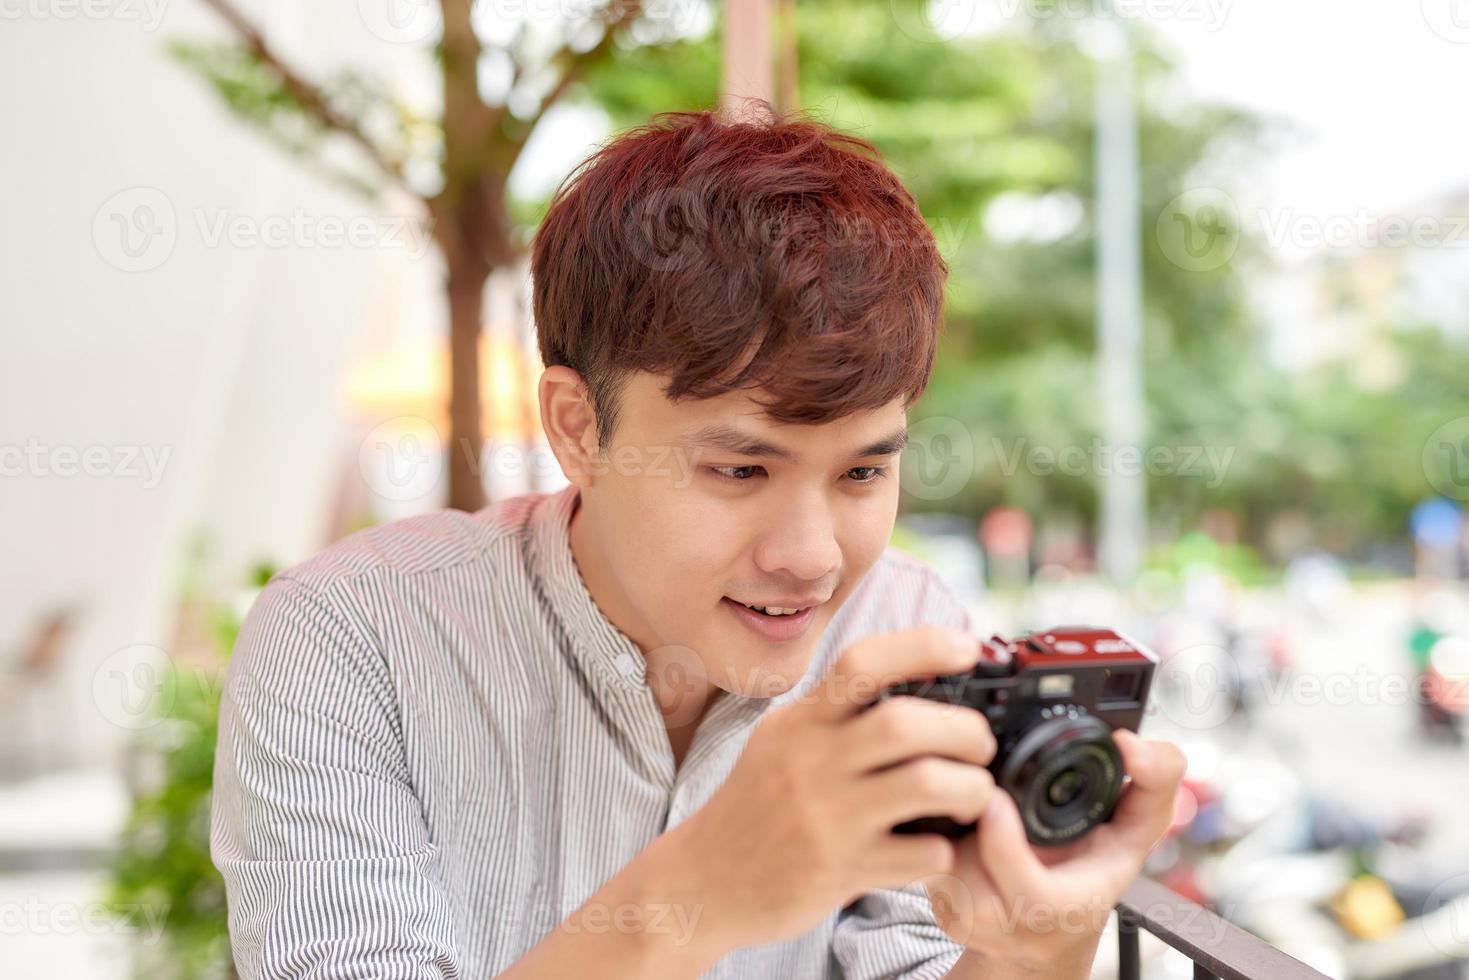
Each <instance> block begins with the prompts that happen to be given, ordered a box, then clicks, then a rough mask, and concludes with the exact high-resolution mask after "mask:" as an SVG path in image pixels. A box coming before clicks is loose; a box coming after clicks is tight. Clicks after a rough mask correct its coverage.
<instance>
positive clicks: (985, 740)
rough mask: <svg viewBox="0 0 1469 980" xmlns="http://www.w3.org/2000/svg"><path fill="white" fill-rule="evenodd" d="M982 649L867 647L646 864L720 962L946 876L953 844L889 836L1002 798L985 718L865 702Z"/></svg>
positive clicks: (926, 633) (949, 635)
mask: <svg viewBox="0 0 1469 980" xmlns="http://www.w3.org/2000/svg"><path fill="white" fill-rule="evenodd" d="M979 654H980V645H979V642H978V641H977V640H976V639H975V638H973V637H971V636H968V635H966V634H963V633H961V632H959V631H956V630H949V629H944V628H941V627H935V626H921V627H917V628H914V629H908V630H902V631H899V632H894V633H886V634H880V635H875V636H870V637H866V638H864V639H862V640H860V641H858V642H857V643H855V644H853V645H852V646H851V647H849V648H848V649H846V650H845V651H843V652H842V654H841V655H840V657H839V658H838V659H837V661H836V662H835V663H834V664H833V665H832V668H831V670H830V671H828V673H827V674H826V675H825V676H824V677H823V678H822V680H821V682H820V683H819V685H818V686H817V687H816V688H815V689H814V690H812V691H810V692H803V693H802V694H801V695H800V696H799V697H798V698H797V699H795V700H793V701H791V702H789V703H786V704H784V705H781V706H780V707H779V708H775V709H772V710H771V711H770V712H769V713H768V714H767V715H766V716H765V717H764V718H763V719H761V721H760V722H759V723H758V724H757V725H756V727H755V729H754V731H753V732H752V733H751V735H750V739H749V741H748V742H747V743H746V745H745V748H744V750H743V752H742V753H741V755H740V758H739V761H738V762H737V763H736V765H735V767H734V769H733V771H732V772H731V773H730V776H729V778H728V779H727V780H726V781H725V783H724V784H723V785H722V786H721V787H720V788H719V790H718V791H717V792H716V793H715V794H714V796H713V797H712V798H711V799H710V800H709V801H708V802H707V803H706V804H705V805H704V806H703V807H702V808H700V809H699V810H698V811H697V812H695V813H694V814H692V815H690V816H689V817H688V818H687V819H686V820H685V821H684V822H683V823H681V824H679V825H677V826H676V827H674V828H672V829H671V830H669V831H668V832H667V833H666V834H664V835H663V836H662V837H660V838H659V839H658V840H657V841H655V842H654V844H653V845H652V846H650V848H649V849H648V851H647V852H645V854H644V857H646V858H647V859H649V860H651V861H654V862H655V863H656V864H657V865H659V866H660V867H661V870H662V872H663V875H662V876H655V877H661V878H662V880H664V881H673V880H677V882H678V886H677V889H676V890H677V892H678V893H679V894H680V895H682V896H683V897H684V898H685V899H686V900H689V901H693V902H696V903H698V904H700V905H702V909H701V914H700V916H699V919H698V922H699V926H698V936H697V940H696V941H697V943H698V944H699V945H700V946H701V947H703V949H704V950H705V951H706V952H707V953H708V955H709V956H712V957H716V958H717V956H720V955H723V954H724V953H726V952H729V951H732V950H734V949H739V948H741V947H745V946H752V945H759V944H764V943H771V942H779V941H781V940H784V939H788V938H790V937H793V936H797V935H800V934H801V933H804V932H807V931H809V930H810V929H812V928H814V927H815V926H816V925H817V924H818V923H819V922H820V921H821V920H822V919H823V918H825V917H826V916H827V915H828V914H830V913H831V912H832V911H833V910H835V909H838V908H840V907H841V906H843V905H846V904H847V903H848V902H851V901H853V900H854V899H856V898H857V897H859V896H861V895H863V894H866V893H868V892H871V891H874V890H877V889H880V888H894V887H901V886H904V885H907V884H910V883H912V882H913V881H915V880H916V879H919V878H922V877H924V876H926V875H933V874H941V873H947V872H948V871H950V870H951V868H952V867H953V863H954V848H953V843H952V842H951V841H949V840H948V839H947V838H945V837H943V836H940V835H938V834H914V835H906V834H893V833H892V832H891V829H892V827H893V826H894V825H895V824H898V823H901V822H902V821H904V820H908V819H912V818H914V817H922V816H933V815H945V816H949V817H952V818H953V819H955V820H957V821H960V822H965V823H967V822H970V821H973V820H976V819H977V818H978V817H979V816H980V814H982V813H983V812H984V810H985V809H986V808H987V807H988V806H989V802H990V797H991V795H992V794H993V793H994V791H995V787H994V780H993V779H992V777H991V776H990V773H989V771H988V770H987V769H985V768H984V767H985V765H986V764H987V763H989V761H990V760H991V759H992V758H993V757H994V753H995V740H994V736H993V735H992V734H991V732H990V728H989V724H988V722H987V721H986V720H985V718H984V716H983V715H982V714H980V713H979V712H978V711H975V710H973V709H970V708H965V707H956V706H954V705H948V704H941V703H938V702H933V701H927V700H924V699H922V698H916V697H894V698H889V699H886V700H884V701H883V702H882V703H881V704H877V705H874V706H872V707H870V708H869V709H868V710H865V711H864V710H863V707H864V706H865V705H867V704H868V703H870V702H871V701H873V700H874V699H875V697H876V695H877V692H878V690H880V689H881V688H884V687H889V686H891V685H893V684H897V683H900V682H903V681H908V680H915V679H919V678H923V677H934V676H938V675H942V674H951V673H957V672H960V671H964V670H968V669H969V668H970V667H972V666H973V665H974V664H975V663H976V662H977V661H978V659H979Z"/></svg>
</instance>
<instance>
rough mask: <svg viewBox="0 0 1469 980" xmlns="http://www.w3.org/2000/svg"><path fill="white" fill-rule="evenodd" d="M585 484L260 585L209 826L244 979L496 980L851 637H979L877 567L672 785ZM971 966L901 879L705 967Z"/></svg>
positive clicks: (909, 561)
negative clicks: (805, 650) (594, 585)
mask: <svg viewBox="0 0 1469 980" xmlns="http://www.w3.org/2000/svg"><path fill="white" fill-rule="evenodd" d="M577 492H578V491H577V489H576V487H575V486H568V487H566V488H564V489H563V490H561V491H558V492H555V493H548V494H526V495H523V496H519V497H515V498H511V499H508V500H504V501H501V502H498V503H495V504H492V505H491V506H488V507H486V508H484V509H483V510H481V511H479V512H477V513H474V514H467V513H464V512H460V511H452V510H444V511H439V512H436V513H432V514H428V515H426V516H421V517H414V518H408V519H405V520H399V521H395V522H392V523H389V524H385V525H382V526H379V527H375V528H371V529H368V530H365V531H360V532H358V533H356V534H353V535H351V536H350V537H347V538H345V539H343V540H342V541H339V542H337V543H336V544H334V545H332V546H331V547H330V548H328V549H326V550H325V551H323V552H321V553H320V554H318V555H316V556H315V557H313V558H311V559H309V560H307V561H305V562H303V563H301V564H299V565H296V566H295V567H293V568H290V569H288V570H286V571H284V572H282V573H280V574H278V575H276V576H275V577H274V578H273V579H272V580H271V581H270V583H269V584H268V585H267V586H266V587H265V589H264V590H263V591H262V592H261V593H260V595H259V597H258V598H257V599H256V601H255V603H254V605H253V606H252V607H251V609H250V612H249V614H248V615H247V617H246V619H245V622H244V624H243V627H242V629H241V632H240V635H239V639H238V642H237V644H236V646H235V650H234V656H233V658H232V660H231V662H230V665H229V669H228V671H227V673H226V681H225V685H224V689H223V696H222V700H221V705H220V718H219V743H218V748H217V751H216V757H215V770H214V795H213V810H212V814H211V828H210V854H211V857H212V859H213V861H214V864H215V865H216V866H217V867H218V868H219V870H220V872H221V874H222V875H223V876H224V880H225V884H226V889H227V895H228V903H229V931H230V939H231V945H232V948H233V953H234V957H235V962H236V965H237V968H238V970H239V974H240V976H241V977H242V978H245V980H253V978H257V977H269V978H285V977H306V976H310V977H323V978H326V977H330V978H345V977H353V978H359V977H361V978H367V977H373V978H404V980H406V978H427V977H434V978H454V977H465V978H484V977H491V976H494V975H495V974H496V973H498V972H500V971H501V970H504V969H505V968H507V967H508V966H510V965H511V964H512V963H514V962H515V961H516V960H517V959H519V958H520V957H521V956H522V955H524V954H525V953H526V952H527V951H528V950H529V949H530V948H531V947H532V946H534V945H535V944H536V943H537V942H538V941H539V940H540V939H541V938H542V937H544V936H545V935H546V934H548V933H549V932H550V931H551V930H552V929H553V928H554V927H555V926H556V925H557V924H558V923H559V922H561V921H562V920H563V919H565V918H566V917H567V916H568V915H570V914H571V913H572V912H574V911H576V909H577V908H578V907H579V906H580V905H581V904H582V903H583V902H584V901H585V900H586V899H587V898H588V897H590V896H591V895H592V894H593V893H594V892H595V891H597V889H598V888H600V887H601V885H602V884H603V883H604V882H606V881H607V880H608V879H609V878H611V877H612V876H613V875H614V874H615V873H616V872H617V871H618V870H620V869H621V868H622V867H624V866H625V865H626V864H628V863H629V862H630V861H631V860H632V859H633V858H634V857H635V856H636V855H637V854H638V853H639V852H640V851H642V850H643V849H644V848H645V847H646V846H647V845H648V844H649V843H650V842H651V841H652V840H653V839H654V838H655V837H657V836H658V835H659V834H661V833H663V832H664V831H665V830H667V829H669V828H670V827H673V826H674V825H676V824H677V823H679V822H680V821H681V820H683V819H684V818H686V817H687V816H688V815H689V814H691V813H693V812H694V811H695V810H697V809H698V808H699V807H700V806H701V805H703V804H704V802H705V801H706V800H708V798H709V797H710V796H711V795H712V794H713V792H714V791H715V790H716V789H717V788H718V787H719V786H720V784H721V783H722V782H723V781H724V780H725V778H726V777H727V776H728V774H729V772H730V770H731V768H732V767H733V765H734V763H735V760H736V758H737V757H738V756H739V753H740V750H741V748H742V747H743V745H744V743H745V741H746V739H747V738H748V736H749V734H750V731H751V728H752V726H753V725H754V724H755V723H756V722H757V721H758V720H759V719H760V717H761V716H762V714H763V713H764V712H765V711H767V710H768V709H769V708H771V707H772V706H774V705H777V704H780V703H782V702H784V701H786V700H788V699H790V698H795V697H799V696H800V695H801V694H802V693H803V691H805V690H808V689H809V688H808V687H807V685H808V684H814V683H815V682H816V680H818V679H819V677H820V675H821V674H822V673H824V672H825V670H826V668H827V667H828V666H829V665H830V663H831V661H832V659H833V657H834V656H835V655H836V654H837V653H839V652H840V651H841V650H843V649H845V648H846V647H847V646H848V645H850V644H851V643H852V642H853V641H854V640H856V639H858V638H859V637H861V636H864V635H866V634H869V633H876V632H885V631H888V630H893V629H900V628H904V627H908V626H912V625H915V624H918V623H923V622H932V623H940V624H943V625H950V626H960V627H964V626H967V625H968V616H967V615H966V613H965V610H964V609H963V607H962V606H961V605H960V604H959V602H958V601H957V600H956V599H955V598H954V596H953V594H952V593H951V592H950V591H949V590H948V588H947V587H946V586H945V585H944V584H943V583H942V582H941V581H940V580H939V578H938V577H937V575H936V574H935V573H934V572H933V570H932V569H930V568H929V567H928V566H927V565H925V564H923V563H922V562H920V561H918V560H916V559H914V558H910V557H908V556H906V555H904V554H903V553H901V552H898V551H896V550H894V549H892V548H889V549H887V550H886V551H885V552H884V553H883V554H882V556H881V557H880V558H879V559H878V561H876V562H875V563H874V564H873V565H872V567H871V568H870V569H869V570H868V572H867V574H866V576H865V577H864V578H863V579H862V581H861V582H859V583H858V585H857V587H856V588H855V589H854V590H853V592H852V594H851V595H850V596H849V597H848V599H847V601H846V602H845V603H844V604H843V605H842V607H841V608H840V609H839V610H838V611H837V612H836V614H835V615H834V617H833V619H832V621H831V623H830V625H829V626H828V627H827V630H826V632H825V633H824V634H823V636H822V638H821V640H820V642H819V646H818V649H817V653H816V655H815V656H814V657H813V660H812V664H811V667H810V668H809V669H808V671H807V673H806V675H805V677H804V678H803V679H802V681H801V682H799V683H798V684H797V685H796V686H795V687H794V688H792V689H790V690H789V691H787V692H785V693H784V694H782V695H779V696H777V697H774V698H753V697H743V696H738V695H733V694H725V695H723V696H722V697H721V698H719V699H718V700H716V701H715V702H714V704H713V706H712V707H711V708H710V709H709V712H708V714H707V715H705V717H704V718H703V720H702V722H701V723H700V726H699V728H698V729H697V731H696V733H695V737H694V741H693V742H692V744H691V745H690V746H689V749H688V752H687V755H686V757H685V759H684V760H683V764H682V765H681V766H678V767H675V765H674V760H673V752H672V749H671V748H670V746H669V742H668V735H667V732H666V728H665V726H664V721H663V717H662V715H661V713H660V711H659V708H658V704H657V700H656V698H655V697H654V696H653V694H652V691H651V690H650V689H649V687H648V686H647V682H646V680H645V678H644V675H643V663H644V661H643V657H642V653H641V651H640V650H639V648H638V647H637V645H636V644H634V643H633V642H632V640H630V639H629V638H628V637H627V636H626V635H625V634H623V633H622V632H621V631H620V630H618V629H617V628H616V627H615V626H613V625H612V623H611V622H610V621H609V620H608V619H607V618H606V617H605V616H604V615H603V614H602V612H601V610H600V609H599V608H598V606H597V605H596V603H595V601H594V600H593V599H592V597H591V595H590V594H589V593H588V592H587V589H586V586H585V584H584V583H583V581H582V579H581V576H580V573H579V572H578V570H577V567H576V564H575V561H574V559H573V557H572V552H571V546H570V540H569V522H570V518H571V515H572V512H573V509H574V505H575V503H576V494H577ZM651 925H652V923H651V922H650V923H649V926H650V927H651ZM687 925H688V923H681V922H677V921H670V922H666V923H664V924H663V927H664V928H665V929H668V930H676V929H679V928H681V927H685V926H687ZM961 952H962V947H960V946H959V945H958V944H956V943H954V942H953V941H951V940H950V939H949V938H948V937H947V936H945V935H944V933H943V932H942V931H941V930H940V929H939V927H938V925H937V924H936V923H935V922H934V919H933V915H932V911H931V909H930V907H929V904H928V901H927V898H926V897H925V894H924V891H923V889H922V886H921V885H916V884H915V885H910V886H909V887H907V888H901V889H897V888H895V889H885V890H881V891H877V892H873V893H870V894H868V895H865V896H863V897H862V898H860V899H858V900H856V901H854V902H852V903H851V904H849V905H847V906H845V907H843V908H841V909H834V910H833V911H832V913H831V914H830V915H829V916H828V917H827V918H826V919H825V920H824V921H823V922H822V923H821V924H820V925H819V926H817V927H816V928H814V929H812V930H811V931H809V932H807V933H805V934H803V935H801V936H798V937H796V938H794V939H790V940H787V941H784V942H779V943H772V944H768V945H763V946H756V947H748V948H744V949H739V950H735V951H733V952H731V953H729V954H728V955H726V956H724V957H723V958H722V959H720V960H719V961H718V962H717V963H716V964H715V965H714V966H713V968H712V969H711V970H710V971H709V972H707V973H706V974H705V975H704V976H705V977H707V978H720V980H729V978H761V980H763V978H767V977H769V978H781V980H786V978H827V977H832V978H836V977H848V978H860V980H869V978H877V977H907V978H932V977H941V976H943V975H944V974H945V973H947V972H948V970H949V968H950V967H952V966H953V964H954V962H955V961H956V960H957V959H958V957H959V955H960V953H961Z"/></svg>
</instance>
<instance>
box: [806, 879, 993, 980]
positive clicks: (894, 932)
mask: <svg viewBox="0 0 1469 980" xmlns="http://www.w3.org/2000/svg"><path fill="white" fill-rule="evenodd" d="M831 949H832V953H833V954H834V955H835V956H836V959H837V962H838V963H839V964H841V968H842V976H843V978H845V980H938V978H939V977H942V976H944V975H945V974H947V973H948V972H949V971H950V970H951V969H953V967H954V964H955V963H957V962H958V961H959V957H960V955H961V954H962V953H963V952H964V947H963V946H962V945H960V944H959V943H956V942H954V940H953V939H951V938H949V935H948V934H947V933H945V932H944V931H943V929H941V928H940V927H939V924H938V923H937V922H935V921H934V917H933V907H932V906H931V905H930V904H929V901H928V892H927V891H926V890H925V889H924V887H923V885H922V883H917V884H913V885H908V886H906V887H904V888H884V889H882V890H880V891H875V892H870V893H868V894H866V895H863V896H862V897H861V898H859V899H857V901H855V902H852V903H851V904H850V905H847V906H845V907H844V908H843V909H842V910H841V912H840V913H839V914H838V916H837V923H836V929H835V931H834V932H833V934H832V942H831Z"/></svg>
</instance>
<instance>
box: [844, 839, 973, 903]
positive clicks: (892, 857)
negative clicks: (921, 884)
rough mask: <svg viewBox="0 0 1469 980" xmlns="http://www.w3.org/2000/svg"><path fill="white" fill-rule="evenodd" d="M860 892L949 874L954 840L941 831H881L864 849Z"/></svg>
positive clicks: (898, 886) (901, 885) (900, 885)
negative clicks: (923, 832)
mask: <svg viewBox="0 0 1469 980" xmlns="http://www.w3.org/2000/svg"><path fill="white" fill-rule="evenodd" d="M860 861H861V864H862V874H861V875H860V877H861V879H862V886H863V893H864V894H865V893H866V892H869V891H875V890H877V889H879V888H902V887H904V886H906V885H908V884H910V883H912V882H913V881H916V880H917V879H919V878H922V877H925V876H927V875H937V874H948V873H949V872H950V871H951V870H952V868H953V866H954V843H953V841H951V840H949V839H948V838H947V837H945V836H943V835H942V834H893V833H889V832H888V831H887V830H882V831H881V832H879V833H878V834H876V835H874V839H873V842H872V844H871V846H869V847H867V848H865V849H864V850H863V856H862V857H861V858H860Z"/></svg>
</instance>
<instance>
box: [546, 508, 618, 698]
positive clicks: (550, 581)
mask: <svg viewBox="0 0 1469 980" xmlns="http://www.w3.org/2000/svg"><path fill="white" fill-rule="evenodd" d="M580 492H581V491H580V490H579V488H578V487H577V486H576V484H574V483H572V484H568V485H567V486H565V487H563V488H562V489H560V490H558V491H556V492H554V493H549V494H545V495H543V496H542V498H541V500H540V501H539V503H538V505H537V507H536V509H535V512H534V514H533V515H532V518H531V540H530V545H531V552H532V554H531V558H532V561H533V562H534V567H535V570H536V574H537V575H538V576H539V577H540V579H541V581H542V583H543V584H544V587H545V590H546V595H547V599H548V601H549V602H550V603H551V607H552V610H553V612H554V613H555V615H556V618H557V619H559V620H560V621H561V623H562V625H563V626H564V627H565V629H566V631H567V633H568V639H569V640H570V643H571V647H572V650H573V652H574V653H575V654H576V655H577V656H578V657H579V658H580V659H581V660H582V661H583V663H585V664H586V666H587V668H588V669H589V670H591V671H593V672H595V675H596V676H597V677H598V678H599V679H601V680H603V681H606V682H608V683H610V684H612V685H613V686H615V687H617V688H620V689H623V690H634V689H638V688H645V687H646V686H647V683H646V681H645V680H644V677H643V674H644V671H645V670H646V669H647V661H646V660H644V659H643V652H642V650H640V649H639V648H638V645H637V644H636V643H634V642H633V641H632V638H631V637H629V636H628V635H627V634H626V633H624V632H622V630H620V629H618V628H617V627H616V626H614V625H613V624H612V621H611V620H609V619H608V618H607V616H606V615H605V614H604V613H603V612H602V610H601V607H599V606H598V605H597V603H596V600H594V599H593V598H592V596H591V593H590V592H588V591H587V586H586V582H585V581H584V580H583V579H582V577H581V572H580V571H579V570H578V569H577V567H576V559H575V557H573V555H572V553H571V517H572V513H573V512H574V511H575V509H576V504H577V499H578V495H579V494H580Z"/></svg>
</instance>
